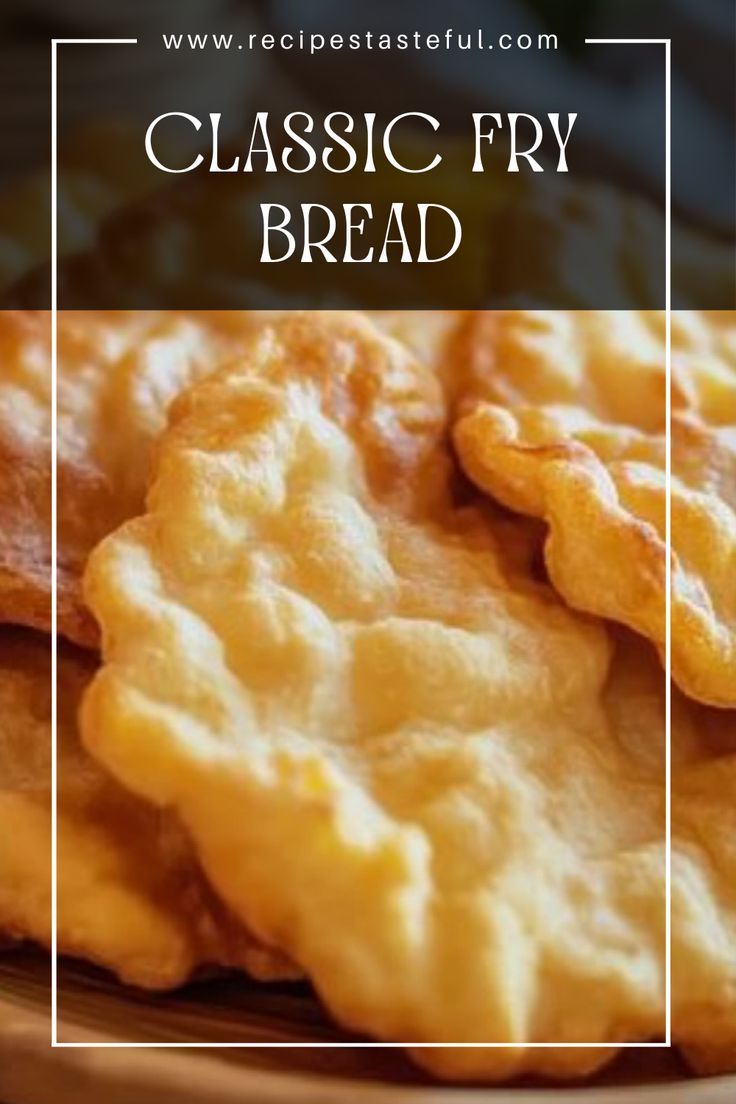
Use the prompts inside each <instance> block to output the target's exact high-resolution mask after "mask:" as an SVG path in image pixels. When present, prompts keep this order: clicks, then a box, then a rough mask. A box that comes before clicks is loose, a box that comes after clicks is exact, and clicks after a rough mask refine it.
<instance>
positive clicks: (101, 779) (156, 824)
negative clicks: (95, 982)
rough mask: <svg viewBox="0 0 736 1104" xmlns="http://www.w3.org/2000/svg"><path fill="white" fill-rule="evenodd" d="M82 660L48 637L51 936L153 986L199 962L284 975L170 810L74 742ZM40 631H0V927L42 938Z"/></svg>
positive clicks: (45, 829) (46, 894) (43, 674)
mask: <svg viewBox="0 0 736 1104" xmlns="http://www.w3.org/2000/svg"><path fill="white" fill-rule="evenodd" d="M93 670H94V667H93V665H92V664H91V662H90V661H89V660H88V659H87V658H86V657H85V656H84V655H83V654H82V653H79V652H76V651H73V650H71V649H70V648H67V647H65V648H62V650H61V653H60V657H59V682H58V698H59V725H58V745H57V746H58V791H57V792H58V822H57V823H58V946H59V950H60V951H61V952H62V953H66V954H73V955H78V956H81V957H84V958H88V959H90V960H91V961H93V962H95V963H98V964H99V965H102V966H105V967H107V968H108V969H110V970H113V971H114V972H115V973H116V974H118V976H119V977H120V978H122V979H123V980H124V981H128V982H131V983H132V984H135V985H140V986H144V987H146V988H154V989H159V988H167V987H170V986H174V985H178V984H180V983H181V982H183V981H185V980H186V979H187V978H188V977H190V975H191V974H192V973H193V971H195V970H196V969H197V968H198V967H200V966H204V965H213V964H217V965H224V966H236V965H237V966H243V967H245V968H246V969H248V970H250V971H251V972H252V973H254V974H255V975H256V976H258V977H262V978H270V977H284V976H290V975H293V970H292V968H291V967H289V966H288V965H287V963H286V961H285V960H284V959H283V958H282V957H281V956H280V955H278V954H276V953H275V952H271V951H269V950H267V949H266V948H265V947H262V946H260V945H259V944H257V943H256V942H255V940H252V939H250V937H249V936H247V934H246V933H245V932H244V930H243V928H242V926H241V925H240V924H238V923H237V922H236V921H235V920H234V919H233V917H232V916H231V914H230V913H229V911H228V910H227V909H226V908H225V907H224V906H223V905H222V904H221V903H220V902H219V901H218V900H217V898H216V897H215V895H214V894H213V893H212V891H211V890H210V889H209V887H208V886H207V884H206V882H205V880H204V878H203V877H202V876H201V874H200V872H199V869H198V867H197V865H196V862H195V860H194V858H193V855H192V851H191V847H190V845H189V843H188V841H187V839H186V837H185V835H184V833H183V832H182V830H181V829H180V828H179V827H178V826H177V825H176V823H175V821H174V820H173V818H172V817H170V816H168V815H166V814H162V813H161V812H160V811H158V810H155V809H152V808H149V807H148V806H146V805H145V804H144V803H143V802H141V801H139V800H138V799H137V798H135V797H133V796H131V795H130V794H128V793H126V792H125V791H124V790H123V789H122V787H121V786H119V785H118V784H117V783H116V782H115V781H114V780H113V779H111V778H109V777H108V776H107V775H106V774H105V773H104V772H103V771H102V770H101V768H100V767H98V766H97V765H96V764H95V763H94V762H93V761H92V760H91V759H90V758H89V756H87V755H86V754H85V752H84V751H83V750H82V748H81V746H80V743H79V739H78V736H77V731H76V719H75V712H76V706H77V703H78V700H79V696H80V694H81V692H82V689H83V688H84V686H85V685H86V683H87V682H88V681H89V679H90V677H91V675H92V672H93ZM50 687H51V680H50V645H49V641H48V639H44V638H43V637H41V636H35V635H33V634H30V633H28V632H25V631H22V630H17V629H5V630H4V631H3V634H2V636H0V935H2V936H3V937H5V938H10V939H15V940H18V939H32V940H34V941H36V942H38V943H41V944H44V945H46V946H48V945H49V943H50V941H51V905H50V901H51V867H50V853H51V789H50V786H51V779H50V756H51V728H50V710H51V700H50V693H51V689H50Z"/></svg>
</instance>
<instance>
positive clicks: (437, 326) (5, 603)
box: [0, 311, 458, 646]
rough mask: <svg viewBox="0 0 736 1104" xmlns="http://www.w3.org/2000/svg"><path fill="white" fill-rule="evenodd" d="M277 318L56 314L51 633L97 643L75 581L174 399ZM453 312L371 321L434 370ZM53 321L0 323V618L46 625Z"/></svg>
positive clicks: (134, 495) (142, 479)
mask: <svg viewBox="0 0 736 1104" xmlns="http://www.w3.org/2000/svg"><path fill="white" fill-rule="evenodd" d="M269 317H275V315H273V313H272V314H271V315H270V314H269V313H268V312H257V311H195V312H188V314H187V315H186V316H185V315H182V314H180V313H175V312H165V311H148V312H146V311H127V312H126V311H117V312H115V311H65V312H61V313H60V314H59V316H58V463H59V469H58V470H59V493H58V503H59V513H58V518H59V521H58V564H59V571H58V582H59V591H58V593H59V628H60V631H61V632H63V633H64V635H66V636H67V637H68V638H69V639H71V640H72V641H74V642H75V643H77V644H82V645H86V646H94V645H96V643H97V627H96V625H95V624H94V622H93V619H92V618H91V617H90V615H89V613H88V612H87V610H86V609H85V607H84V604H83V602H82V598H81V589H80V580H81V575H82V572H83V570H84V565H85V563H86V560H87V556H88V555H89V552H90V550H91V549H92V548H93V547H94V545H95V544H96V543H97V542H98V541H99V540H101V539H102V537H104V536H106V535H107V534H108V533H109V532H111V531H112V530H113V529H115V528H116V526H117V525H119V524H120V523H121V522H122V521H124V520H127V518H129V517H131V516H134V515H135V514H137V513H139V512H140V511H141V510H142V509H143V502H144V496H145V488H146V482H147V477H148V469H149V464H150V456H151V450H152V446H153V442H154V440H155V438H156V436H157V435H158V433H159V432H160V431H161V429H162V428H163V426H164V424H165V420H166V412H167V409H168V406H169V404H170V402H171V400H172V399H173V398H174V397H175V396H176V395H177V394H178V393H179V392H180V391H181V390H182V389H183V388H184V387H185V386H186V385H187V384H189V383H191V382H192V381H193V380H194V379H197V378H199V377H201V376H203V375H206V374H207V373H208V372H210V371H213V370H214V369H215V367H216V366H217V365H218V364H219V363H220V362H221V361H222V360H223V359H227V358H229V357H232V356H234V355H236V354H237V351H238V349H239V348H240V347H241V345H242V343H243V341H244V340H245V338H246V336H247V335H248V333H250V332H251V331H252V330H253V329H254V328H255V327H256V326H257V325H258V324H260V323H261V322H264V321H266V320H268V318H269ZM457 318H458V315H457V312H453V311H444V312H443V311H436V312H431V311H409V312H400V311H384V312H381V313H380V314H378V315H377V318H376V320H377V321H378V323H379V324H380V325H381V326H382V327H383V328H385V329H386V330H387V331H388V332H392V333H395V334H396V336H397V337H398V338H399V339H400V340H402V341H405V342H406V343H407V344H408V345H409V346H410V347H412V348H414V349H415V351H416V352H417V355H419V356H421V357H422V359H423V360H425V361H426V362H427V363H428V364H431V365H432V366H433V367H436V368H437V369H438V370H439V366H440V363H441V361H442V351H443V349H444V346H445V343H446V342H447V341H448V340H449V337H450V334H451V332H452V331H453V329H454V328H455V327H456V325H457ZM50 563H51V366H50V316H49V315H48V313H46V312H43V311H5V312H1V313H0V620H5V621H10V622H16V623H20V624H25V625H30V626H33V627H35V628H40V629H46V630H48V629H49V628H50V622H51V612H50V589H51V570H50Z"/></svg>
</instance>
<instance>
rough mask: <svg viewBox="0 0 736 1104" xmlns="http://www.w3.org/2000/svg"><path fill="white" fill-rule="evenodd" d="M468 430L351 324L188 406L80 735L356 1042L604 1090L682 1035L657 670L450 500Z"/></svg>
mask: <svg viewBox="0 0 736 1104" xmlns="http://www.w3.org/2000/svg"><path fill="white" fill-rule="evenodd" d="M444 428H445V410H444V404H443V401H442V398H441V395H440V392H439V390H438V387H437V382H436V380H435V378H434V376H433V374H432V373H431V372H430V371H428V370H426V369H424V368H422V367H421V366H420V365H419V364H418V363H417V362H415V361H414V360H413V359H412V358H411V356H410V355H409V354H408V353H407V352H406V351H405V349H403V348H402V347H401V346H400V345H398V344H396V343H394V342H392V341H390V340H387V339H386V338H385V337H382V336H381V334H380V333H379V332H378V331H377V330H376V329H375V328H374V327H373V326H371V325H370V324H369V323H368V322H367V321H366V320H362V319H360V318H357V317H351V316H349V315H341V316H337V317H335V316H319V315H315V314H309V315H303V316H297V317H296V318H294V319H292V320H289V321H285V322H281V323H279V324H277V325H273V326H266V327H264V328H263V329H262V330H261V332H260V333H259V334H258V335H257V337H256V338H255V339H254V341H253V343H252V345H251V347H250V348H249V349H248V351H247V353H246V354H245V355H244V357H243V359H242V362H241V363H239V364H237V365H233V366H230V367H228V368H227V369H223V370H222V371H220V372H218V373H216V374H215V375H214V376H213V377H211V378H210V379H208V380H207V381H204V382H202V383H200V384H199V385H196V386H195V387H193V388H192V389H191V390H190V391H188V392H187V393H185V394H184V395H183V396H182V397H181V398H180V399H179V400H177V402H176V404H175V406H174V409H173V412H172V424H171V426H170V428H169V430H168V431H167V433H166V434H165V435H164V437H163V439H162V442H161V444H160V447H159V451H158V462H157V467H156V474H155V479H154V481H153V484H152V488H151V491H150V494H149V500H148V502H149V513H148V514H147V515H145V516H144V517H142V518H140V519H137V520H135V521H133V522H130V523H128V524H127V525H126V526H124V527H123V528H122V529H121V530H119V531H118V532H117V533H116V534H114V535H113V536H112V537H110V538H108V539H107V540H106V541H104V542H103V543H102V545H101V546H100V547H98V548H97V549H96V550H95V552H94V554H93V556H92V558H91V561H90V564H89V567H88V572H87V577H86V585H85V593H86V596H87V599H88V601H89V603H90V605H91V607H92V609H93V611H94V613H95V615H96V616H97V617H98V619H99V621H100V623H101V625H102V629H103V647H104V657H105V661H106V663H105V666H104V667H103V669H102V670H101V672H100V674H99V675H98V676H97V677H96V678H95V680H94V681H93V683H92V685H91V688H90V690H89V691H88V693H87V695H86V697H85V700H84V706H83V711H82V727H83V736H84V740H85V744H86V746H87V747H88V748H89V750H90V751H91V752H92V753H93V755H94V756H95V757H97V758H99V760H100V761H101V762H102V763H103V764H104V765H105V766H106V768H107V769H109V770H110V771H111V772H112V773H113V774H114V775H115V776H116V777H117V778H118V779H120V781H121V782H123V783H124V784H125V785H126V786H128V787H130V788H131V789H132V790H133V791H135V792H136V793H138V794H140V795H141V796H143V797H145V798H146V799H148V800H150V801H152V802H154V803H156V804H158V805H160V806H161V807H166V808H168V807H172V808H174V809H176V811H177V813H178V815H180V816H181V818H182V820H183V822H184V823H185V825H186V827H187V829H188V830H189V832H190V833H191V836H192V838H193V840H194V842H195V845H196V847H197V849H198V852H199V856H200V859H201V861H202V863H203V866H204V868H205V869H206V871H207V874H208V877H209V878H210V879H211V881H212V883H213V885H215V886H216V887H217V890H218V892H220V893H221V894H222V896H223V898H224V899H226V900H227V901H228V903H229V905H230V907H231V908H232V909H233V911H234V912H235V913H236V914H237V915H238V916H239V917H240V918H241V919H242V920H243V921H244V922H246V923H247V924H248V926H249V927H250V929H251V930H253V931H254V932H256V933H257V934H258V935H259V936H260V937H262V938H263V939H264V940H265V941H266V942H269V943H273V944H276V945H278V946H280V947H282V948H283V949H284V950H285V951H286V952H287V953H288V954H289V956H290V957H293V958H294V960H295V961H297V962H298V963H299V965H300V966H302V967H303V968H304V970H305V972H306V973H307V974H308V975H309V976H310V978H311V979H312V981H313V982H314V984H315V986H316V988H317V990H318V991H319V993H320V995H321V997H322V999H323V1000H324V1001H325V1003H326V1005H327V1006H328V1008H329V1009H330V1010H331V1011H332V1013H333V1014H334V1015H335V1016H336V1017H337V1018H338V1019H339V1020H340V1021H341V1022H343V1023H345V1024H347V1025H349V1026H350V1027H351V1028H354V1029H358V1030H361V1031H365V1032H367V1033H369V1034H371V1035H374V1036H376V1037H378V1038H382V1039H393V1040H398V1041H403V1042H406V1043H411V1042H419V1041H428V1042H434V1043H444V1042H456V1041H475V1042H488V1041H494V1042H500V1043H509V1042H513V1043H516V1044H520V1046H519V1047H518V1048H513V1049H512V1048H506V1049H504V1048H493V1049H488V1048H486V1049H472V1050H471V1049H456V1050H451V1049H447V1050H444V1049H441V1050H434V1049H422V1050H419V1051H417V1053H416V1058H417V1059H418V1060H419V1061H420V1062H422V1063H423V1064H424V1065H427V1066H428V1067H430V1068H432V1069H434V1070H436V1071H437V1072H439V1073H442V1074H445V1075H448V1076H468V1077H476V1076H477V1077H489V1078H498V1077H505V1076H508V1075H510V1074H513V1073H518V1072H522V1071H525V1070H526V1071H537V1072H544V1073H548V1074H552V1075H558V1076H568V1075H572V1074H584V1073H586V1072H589V1071H590V1070H592V1069H594V1068H596V1067H597V1066H599V1065H600V1064H601V1063H602V1062H604V1061H605V1060H606V1059H607V1058H608V1057H609V1056H610V1054H611V1053H613V1051H614V1050H615V1048H616V1046H617V1044H619V1043H621V1042H622V1041H624V1040H630V1039H643V1038H650V1037H656V1036H658V1035H659V1034H660V1033H661V1032H662V1030H663V1024H664V1005H663V1001H664V983H663V969H664V917H665V909H664V900H665V897H664V810H663V803H664V772H663V770H662V764H661V758H662V742H663V738H664V731H663V727H664V726H663V719H662V692H663V685H662V683H663V677H662V672H661V669H660V668H659V665H658V664H657V662H656V660H655V661H652V658H651V656H650V655H649V653H648V652H647V655H648V658H649V662H648V664H646V665H645V666H644V667H641V665H635V667H634V675H633V676H631V677H630V678H629V682H628V683H627V681H626V679H625V678H623V675H622V674H621V671H620V668H621V663H620V661H619V658H618V653H617V652H616V651H614V649H613V647H612V644H611V640H610V637H609V635H608V633H607V632H606V631H605V629H604V628H603V626H602V625H601V624H600V623H597V622H594V621H592V620H589V619H587V618H584V617H581V616H579V615H577V614H575V613H573V612H571V611H569V610H567V609H566V608H565V607H564V606H563V605H562V604H561V602H560V601H559V600H558V599H557V598H556V596H555V595H554V593H553V592H552V591H551V590H550V589H549V588H548V587H547V586H546V585H543V584H539V583H536V582H534V581H533V580H532V579H531V578H530V577H529V575H528V574H527V573H526V571H525V570H524V568H523V562H522V559H521V558H520V557H516V556H514V557H513V559H512V562H508V561H507V559H506V557H505V555H504V552H503V548H502V547H501V546H500V544H499V541H498V539H497V536H496V529H495V523H494V522H493V520H489V515H488V514H487V513H486V512H485V511H483V510H481V509H478V508H469V509H468V508H465V509H455V508H454V507H453V506H452V504H451V502H450V500H449V494H448V480H447V457H446V456H445V455H444V449H443V447H442V444H441V441H442V437H443V434H444ZM622 679H623V682H622ZM629 686H630V688H628V689H627V687H629ZM632 743H634V744H635V750H632V749H631V748H630V747H629V744H632ZM622 795H625V798H622ZM693 862H694V863H695V864H696V865H698V866H699V865H702V864H703V863H704V858H703V852H702V848H700V845H699V844H698V843H697V842H696V843H694V844H693ZM714 907H715V906H714ZM693 954H694V955H696V954H697V950H694V951H693ZM688 999H689V998H688V997H687V994H686V993H685V994H683V995H682V997H681V998H680V1001H681V1008H680V1016H681V1020H682V1023H683V1024H686V1023H687V1017H688V1016H689V1014H690V1006H689V1004H688ZM538 1041H547V1042H552V1043H557V1042H559V1043H575V1042H582V1041H585V1042H593V1043H596V1044H600V1046H599V1047H596V1048H591V1049H582V1048H577V1049H574V1048H573V1049H569V1048H562V1047H560V1048H554V1047H551V1048H540V1049H534V1048H532V1047H526V1046H525V1045H524V1044H527V1043H533V1042H538Z"/></svg>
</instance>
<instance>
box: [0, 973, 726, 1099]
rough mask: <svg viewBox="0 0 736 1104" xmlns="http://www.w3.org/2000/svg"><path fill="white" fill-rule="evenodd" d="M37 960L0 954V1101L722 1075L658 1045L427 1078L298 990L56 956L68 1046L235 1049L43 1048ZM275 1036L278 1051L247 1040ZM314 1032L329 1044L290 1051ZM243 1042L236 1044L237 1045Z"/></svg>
mask: <svg viewBox="0 0 736 1104" xmlns="http://www.w3.org/2000/svg"><path fill="white" fill-rule="evenodd" d="M48 979H49V964H48V960H47V959H46V958H44V957H43V956H41V955H37V954H33V953H13V954H8V955H5V956H3V958H1V959H0V993H1V994H2V996H0V1101H2V1104H67V1102H69V1104H71V1102H72V1101H73V1102H74V1104H88V1102H89V1104H92V1102H94V1104H97V1102H98V1101H100V1100H104V1101H105V1104H154V1102H156V1104H162V1102H163V1101H165V1100H175V1101H176V1102H177V1104H236V1102H237V1104H346V1102H347V1101H350V1104H485V1102H486V1101H488V1102H491V1101H494V1102H495V1101H498V1102H499V1104H500V1102H501V1101H504V1102H505V1104H542V1102H545V1104H562V1102H563V1101H564V1104H570V1100H571V1097H572V1096H574V1100H575V1102H576V1104H632V1102H634V1101H635V1102H636V1104H639V1102H640V1101H641V1102H644V1104H726V1102H729V1104H730V1102H732V1101H733V1100H734V1099H736V1078H711V1079H709V1080H703V1081H693V1080H688V1079H687V1078H686V1076H685V1073H684V1071H683V1069H682V1068H681V1067H680V1066H679V1064H678V1063H677V1061H676V1058H675V1056H674V1055H673V1054H670V1053H668V1052H667V1051H642V1050H640V1051H630V1052H629V1054H628V1055H626V1057H625V1058H624V1059H623V1060H621V1061H619V1062H617V1063H616V1064H615V1066H614V1067H613V1068H611V1069H610V1070H608V1071H607V1072H606V1075H605V1077H604V1078H601V1079H599V1080H598V1081H597V1082H595V1083H593V1084H589V1085H586V1086H575V1088H574V1089H573V1088H571V1087H564V1086H562V1087H560V1086H556V1087H551V1086H545V1085H542V1084H539V1083H533V1082H528V1081H527V1082H524V1083H523V1084H521V1083H520V1084H517V1085H514V1086H513V1087H505V1088H495V1089H494V1088H463V1087H460V1086H457V1087H453V1086H441V1085H437V1084H435V1083H432V1082H431V1081H429V1080H428V1079H427V1078H425V1077H423V1076H422V1075H421V1074H420V1073H418V1072H417V1071H416V1070H414V1069H413V1067H412V1066H411V1065H410V1064H409V1063H408V1062H407V1061H406V1060H405V1059H404V1058H403V1056H402V1054H401V1052H400V1051H398V1050H395V1049H390V1048H380V1047H379V1048H360V1047H357V1046H355V1045H351V1044H354V1043H355V1042H357V1041H358V1040H356V1039H355V1038H351V1037H350V1036H347V1035H345V1034H343V1033H341V1032H339V1031H337V1030H336V1029H335V1028H334V1027H333V1026H332V1025H331V1024H330V1023H329V1021H328V1020H327V1019H326V1017H325V1016H324V1015H323V1014H322V1012H321V1011H320V1008H319V1005H318V1004H317V1002H316V1001H315V1000H314V997H313V996H312V995H311V994H310V992H309V990H308V988H307V987H306V986H301V985H275V986H259V985H256V984H251V985H249V984H248V983H244V982H243V981H242V980H241V979H237V980H236V979H228V978H221V979H218V980H215V981H208V982H202V983H199V984H197V985H193V986H190V987H189V988H188V989H186V990H184V991H182V992H180V993H177V994H176V995H175V996H170V995H169V996H147V995H144V994H139V993H137V992H134V991H131V990H128V989H124V988H122V987H121V986H120V985H117V984H116V983H115V982H113V981H111V980H110V978H109V977H108V976H107V975H105V974H103V973H102V972H101V971H97V970H94V969H92V968H89V967H86V966H84V965H80V964H78V963H66V962H65V963H60V967H59V1037H60V1039H62V1040H64V1041H68V1042H92V1041H97V1042H112V1041H118V1042H119V1041H135V1042H159V1043H161V1042H163V1043H166V1042H175V1041H180V1040H185V1039H190V1040H191V1039H198V1040H202V1041H204V1042H222V1041H231V1042H238V1043H242V1044H244V1045H243V1046H242V1047H239V1048H237V1049H209V1050H207V1049H166V1048H161V1049H158V1048H156V1049H153V1048H148V1049H140V1050H134V1051H133V1050H130V1049H128V1048H111V1049H100V1048H90V1049H79V1048H62V1049H56V1050H51V1048H50V1046H49V1027H50V1022H49V995H48ZM264 1042H279V1043H283V1044H286V1046H284V1047H279V1048H272V1047H263V1046H259V1045H258V1044H259V1043H264ZM304 1042H322V1043H328V1044H329V1043H336V1042H340V1043H342V1044H344V1045H343V1046H342V1047H340V1048H333V1047H330V1048H299V1047H297V1046H293V1045H292V1046H290V1045H289V1044H295V1043H297V1044H298V1043H304ZM248 1044H250V1045H248Z"/></svg>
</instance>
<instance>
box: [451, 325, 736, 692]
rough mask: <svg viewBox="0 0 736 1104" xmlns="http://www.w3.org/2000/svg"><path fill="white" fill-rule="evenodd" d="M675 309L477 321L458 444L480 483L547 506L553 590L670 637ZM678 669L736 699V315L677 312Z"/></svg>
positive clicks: (526, 503)
mask: <svg viewBox="0 0 736 1104" xmlns="http://www.w3.org/2000/svg"><path fill="white" fill-rule="evenodd" d="M664 333H665V330H664V316H663V315H659V314H656V313H654V312H651V313H642V314H637V313H634V312H609V313H606V312H594V311H591V312H582V313H577V314H576V313H569V312H562V311H557V312H533V311H506V312H498V313H494V314H491V313H488V314H479V315H476V316H475V317H474V318H472V319H471V320H470V321H469V322H468V323H467V330H466V333H465V337H464V343H463V347H464V353H465V371H464V372H462V373H461V375H460V385H459V397H460V399H461V400H462V401H461V406H460V410H461V412H462V411H464V414H463V416H461V417H460V418H459V421H458V424H457V426H456V428H455V435H454V436H455V444H456V447H457V451H458V455H459V457H460V461H461V464H462V466H463V468H464V469H465V471H466V473H467V474H468V475H469V476H470V478H471V479H472V480H473V481H474V482H475V483H476V484H477V485H478V486H479V487H481V488H482V489H483V490H485V491H487V492H488V493H489V494H491V495H493V496H494V497H495V498H496V499H498V500H499V501H500V502H502V503H504V505H506V506H508V507H510V508H511V509H514V510H518V511H521V512H523V513H525V514H528V515H530V516H532V517H537V518H541V519H543V520H544V521H545V522H546V523H547V525H548V527H549V532H548V538H547V542H546V548H545V557H546V563H547V568H548V570H549V575H550V578H551V580H552V582H553V583H554V585H555V587H556V588H557V589H558V590H559V592H560V593H561V594H562V595H563V597H564V598H565V599H566V600H567V601H568V602H570V604H571V605H573V606H574V607H576V608H577V609H581V610H585V611H587V612H591V613H596V614H599V615H601V616H604V617H608V618H611V619H612V620H615V621H620V622H623V623H624V624H626V625H628V626H630V627H631V628H633V629H636V630H637V631H638V632H640V633H642V634H644V635H645V636H647V637H649V638H650V639H651V640H653V641H654V643H655V644H656V645H657V646H658V648H659V649H660V651H663V650H664V642H665V604H666V544H665V535H666V498H667V489H666V478H665V470H666V436H665V428H666V391H665V346H664ZM672 339H673V355H672V367H673V393H672V406H673V415H672V499H671V501H672V551H673V556H672V670H673V674H674V677H675V679H676V681H677V682H678V684H679V685H680V687H681V688H682V689H683V690H684V691H685V692H686V693H688V694H689V695H691V696H692V697H694V698H697V699H699V700H701V701H704V702H707V703H710V704H713V705H718V706H733V705H736V321H735V320H734V316H733V314H732V313H727V312H724V313H723V314H721V315H718V314H710V315H701V316H698V315H693V314H679V315H675V316H674V318H673V335H672Z"/></svg>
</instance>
